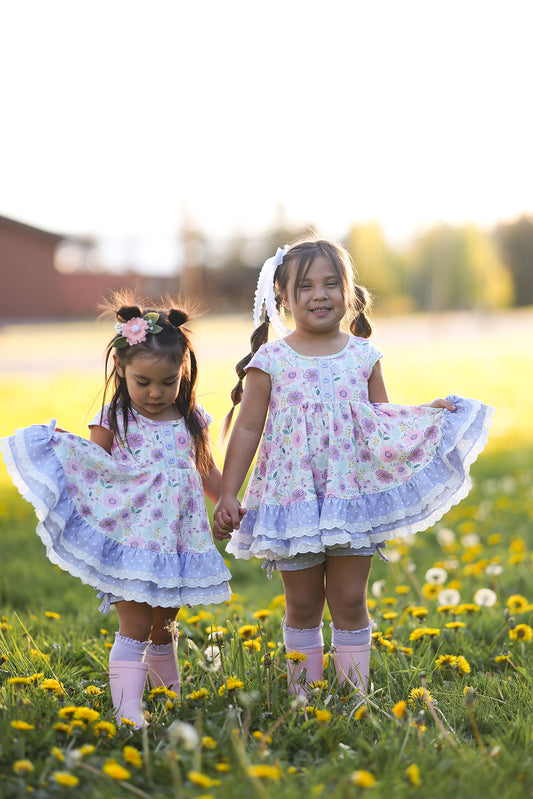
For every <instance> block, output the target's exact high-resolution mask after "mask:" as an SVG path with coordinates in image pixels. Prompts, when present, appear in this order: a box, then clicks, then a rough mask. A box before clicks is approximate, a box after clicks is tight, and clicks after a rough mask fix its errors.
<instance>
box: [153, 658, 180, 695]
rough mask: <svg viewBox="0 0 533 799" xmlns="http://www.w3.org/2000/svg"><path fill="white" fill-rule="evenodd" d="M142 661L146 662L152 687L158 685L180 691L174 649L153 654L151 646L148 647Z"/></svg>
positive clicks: (178, 671) (177, 692)
mask: <svg viewBox="0 0 533 799" xmlns="http://www.w3.org/2000/svg"><path fill="white" fill-rule="evenodd" d="M144 662H145V663H146V664H148V677H149V678H150V682H151V683H152V686H153V687H154V688H158V687H159V686H160V685H164V686H166V687H167V688H168V689H169V690H170V691H174V692H175V693H176V694H178V696H179V693H180V669H179V665H178V658H177V654H176V650H175V649H174V648H173V650H172V652H166V653H164V654H155V653H154V652H153V651H152V648H151V647H148V649H147V650H146V654H145V656H144Z"/></svg>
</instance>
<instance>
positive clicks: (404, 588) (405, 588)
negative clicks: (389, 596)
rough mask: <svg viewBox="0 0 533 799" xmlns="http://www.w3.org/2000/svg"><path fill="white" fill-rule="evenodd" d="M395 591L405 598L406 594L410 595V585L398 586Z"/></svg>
mask: <svg viewBox="0 0 533 799" xmlns="http://www.w3.org/2000/svg"><path fill="white" fill-rule="evenodd" d="M394 590H395V591H396V593H397V594H400V595H401V596H403V595H404V594H408V593H409V590H410V589H409V586H408V585H397V586H396V588H395V589H394Z"/></svg>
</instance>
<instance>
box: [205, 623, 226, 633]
mask: <svg viewBox="0 0 533 799" xmlns="http://www.w3.org/2000/svg"><path fill="white" fill-rule="evenodd" d="M205 632H206V634H207V635H215V634H218V635H225V633H227V632H228V628H227V627H221V626H220V625H218V624H210V625H208V626H207V627H206V628H205Z"/></svg>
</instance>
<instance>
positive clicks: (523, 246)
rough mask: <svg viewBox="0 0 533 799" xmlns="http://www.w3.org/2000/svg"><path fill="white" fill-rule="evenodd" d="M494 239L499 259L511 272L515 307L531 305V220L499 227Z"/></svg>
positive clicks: (532, 285) (532, 245)
mask: <svg viewBox="0 0 533 799" xmlns="http://www.w3.org/2000/svg"><path fill="white" fill-rule="evenodd" d="M495 238H496V242H497V245H498V247H499V250H500V253H501V257H502V260H503V262H504V263H505V265H506V266H507V267H508V268H509V271H510V272H511V275H512V279H513V283H514V291H515V304H516V305H533V218H532V217H527V216H522V217H521V218H520V219H518V220H517V221H516V222H512V223H510V224H505V225H499V226H498V228H497V229H496V232H495Z"/></svg>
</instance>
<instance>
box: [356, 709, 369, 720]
mask: <svg viewBox="0 0 533 799" xmlns="http://www.w3.org/2000/svg"><path fill="white" fill-rule="evenodd" d="M367 713H368V706H367V705H361V707H358V708H357V710H356V711H355V713H354V715H355V718H356V719H357V721H360V720H361V719H364V717H365V716H366V714H367Z"/></svg>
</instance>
